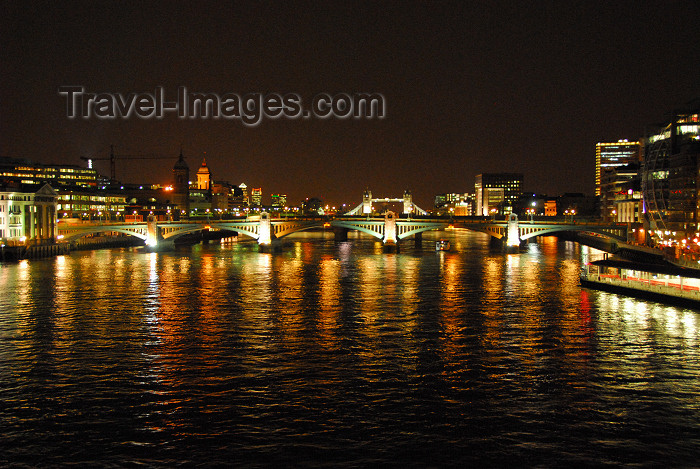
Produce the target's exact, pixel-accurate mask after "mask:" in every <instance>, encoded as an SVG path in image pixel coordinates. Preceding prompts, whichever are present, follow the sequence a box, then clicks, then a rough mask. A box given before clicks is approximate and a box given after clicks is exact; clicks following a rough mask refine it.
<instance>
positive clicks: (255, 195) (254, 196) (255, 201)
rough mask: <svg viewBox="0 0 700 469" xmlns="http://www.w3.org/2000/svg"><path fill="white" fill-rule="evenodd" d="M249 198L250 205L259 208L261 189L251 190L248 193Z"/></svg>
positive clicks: (260, 204)
mask: <svg viewBox="0 0 700 469" xmlns="http://www.w3.org/2000/svg"><path fill="white" fill-rule="evenodd" d="M250 198H251V205H252V206H253V207H261V206H262V188H261V187H258V188H253V189H251V191H250Z"/></svg>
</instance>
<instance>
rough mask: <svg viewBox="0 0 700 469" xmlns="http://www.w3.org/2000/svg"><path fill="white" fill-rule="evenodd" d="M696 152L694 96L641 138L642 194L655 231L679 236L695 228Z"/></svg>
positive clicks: (699, 130) (699, 108) (699, 122)
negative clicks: (642, 152) (642, 140)
mask: <svg viewBox="0 0 700 469" xmlns="http://www.w3.org/2000/svg"><path fill="white" fill-rule="evenodd" d="M699 154H700V99H696V100H695V101H693V102H691V103H689V104H688V105H687V106H686V107H685V108H683V109H680V110H677V111H675V112H673V114H672V116H671V118H670V119H669V121H668V123H667V124H666V125H664V126H663V127H660V128H658V130H657V131H656V132H655V133H654V134H652V135H650V136H648V137H647V138H646V139H645V142H644V163H643V166H642V170H641V173H642V174H641V179H642V195H643V198H644V208H645V212H646V214H647V220H648V221H649V225H650V228H651V229H652V230H653V231H655V232H656V234H658V233H659V232H663V233H664V234H665V232H666V231H669V234H670V235H671V236H672V235H673V232H676V233H677V235H678V237H681V236H685V235H686V234H688V233H694V232H696V231H698V228H699V227H698V221H699V220H700V213H699V212H700V207H698V193H697V192H698V190H697V181H698V171H699V170H700V168H699V167H698V155H699ZM666 236H668V235H666Z"/></svg>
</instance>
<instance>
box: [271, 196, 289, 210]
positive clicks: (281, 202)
mask: <svg viewBox="0 0 700 469" xmlns="http://www.w3.org/2000/svg"><path fill="white" fill-rule="evenodd" d="M270 197H271V202H270V205H271V206H272V207H279V208H284V207H286V206H287V195H286V194H271V195H270Z"/></svg>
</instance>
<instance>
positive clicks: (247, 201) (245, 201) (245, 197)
mask: <svg viewBox="0 0 700 469" xmlns="http://www.w3.org/2000/svg"><path fill="white" fill-rule="evenodd" d="M238 188H239V189H240V190H241V201H242V204H243V207H250V199H249V198H248V186H246V184H245V182H242V183H241V184H240V185H239V186H238Z"/></svg>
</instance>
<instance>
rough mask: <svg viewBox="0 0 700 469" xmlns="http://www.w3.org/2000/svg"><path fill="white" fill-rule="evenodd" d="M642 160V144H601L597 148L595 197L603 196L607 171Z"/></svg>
mask: <svg viewBox="0 0 700 469" xmlns="http://www.w3.org/2000/svg"><path fill="white" fill-rule="evenodd" d="M641 160H642V145H641V143H640V142H629V141H627V140H618V141H617V142H599V143H596V146H595V195H598V196H600V195H601V194H602V189H601V185H602V183H603V175H604V173H605V171H611V170H614V169H617V168H620V167H623V166H627V165H630V164H637V163H639V162H640V161H641Z"/></svg>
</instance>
